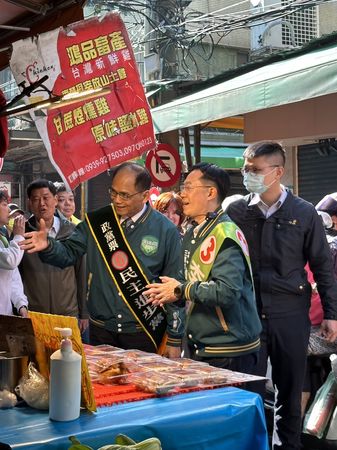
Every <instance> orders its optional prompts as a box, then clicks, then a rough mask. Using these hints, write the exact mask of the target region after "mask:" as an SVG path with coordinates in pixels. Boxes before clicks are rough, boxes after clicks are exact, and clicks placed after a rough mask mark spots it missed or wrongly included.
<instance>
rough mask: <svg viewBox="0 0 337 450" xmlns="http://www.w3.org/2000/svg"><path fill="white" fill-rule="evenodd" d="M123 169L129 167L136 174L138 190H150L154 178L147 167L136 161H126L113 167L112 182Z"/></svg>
mask: <svg viewBox="0 0 337 450" xmlns="http://www.w3.org/2000/svg"><path fill="white" fill-rule="evenodd" d="M123 169H129V170H131V171H133V172H135V174H136V182H135V187H136V189H137V190H139V191H140V192H141V191H148V190H149V189H150V187H151V184H152V179H151V175H150V172H149V171H148V170H147V169H146V168H145V167H142V166H140V165H139V164H136V163H134V162H130V161H127V162H124V163H122V164H119V165H118V166H116V167H114V168H113V169H111V171H110V174H111V182H112V181H113V179H114V178H115V176H116V175H117V174H118V172H120V171H121V170H123Z"/></svg>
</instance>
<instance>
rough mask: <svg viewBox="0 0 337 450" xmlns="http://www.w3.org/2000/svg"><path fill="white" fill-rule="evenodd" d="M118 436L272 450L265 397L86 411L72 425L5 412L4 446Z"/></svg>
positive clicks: (171, 447) (176, 448)
mask: <svg viewBox="0 0 337 450" xmlns="http://www.w3.org/2000/svg"><path fill="white" fill-rule="evenodd" d="M118 433H123V434H126V435H128V436H130V437H131V438H133V439H134V440H135V441H137V442H138V441H141V440H144V439H147V438H149V437H152V436H156V437H158V438H159V439H160V441H161V443H162V447H163V450H197V449H198V450H211V449H212V450H268V436H267V431H266V423H265V416H264V409H263V405H262V400H261V397H260V396H258V395H257V394H253V393H251V392H248V391H244V390H241V389H237V388H221V389H213V390H206V391H198V392H192V393H187V394H182V395H176V396H171V397H162V398H155V399H150V400H143V401H140V402H133V403H126V404H121V405H115V406H111V407H106V408H100V409H99V410H98V412H97V413H94V414H91V413H89V412H87V411H83V412H82V413H81V416H80V418H79V419H77V420H75V421H72V422H52V421H50V420H49V418H48V412H41V411H37V410H34V409H32V408H28V407H16V408H12V409H7V410H0V441H1V442H4V443H7V444H9V445H11V446H12V448H20V449H32V450H37V449H39V450H42V449H57V450H63V449H68V447H69V446H70V441H69V440H68V437H69V436H71V435H75V436H77V437H78V438H79V440H80V441H81V442H82V443H83V444H87V445H90V446H91V447H93V448H94V449H97V448H98V447H100V446H103V445H107V444H112V443H113V442H114V438H115V436H116V435H117V434H118Z"/></svg>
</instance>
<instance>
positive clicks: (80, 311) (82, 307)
mask: <svg viewBox="0 0 337 450" xmlns="http://www.w3.org/2000/svg"><path fill="white" fill-rule="evenodd" d="M27 195H28V201H29V209H30V211H31V212H32V215H31V217H30V218H29V220H28V221H27V223H26V232H28V231H33V230H36V229H37V221H38V220H40V219H41V218H43V219H44V220H45V222H46V226H47V229H48V235H49V236H51V237H54V238H55V239H56V240H58V241H64V240H65V239H66V238H67V237H68V236H69V235H70V234H71V233H72V232H73V230H74V228H75V225H73V224H72V223H70V222H69V221H68V220H66V218H65V217H64V216H62V215H61V214H59V213H58V212H56V205H57V198H56V188H55V186H54V184H53V183H52V182H51V181H48V180H44V179H40V180H35V181H33V182H32V183H31V184H30V185H29V186H28V188H27ZM20 270H21V275H22V281H23V285H24V290H25V294H26V295H27V296H28V298H29V308H30V309H31V310H32V311H38V312H43V313H48V314H60V315H64V316H74V317H78V318H79V324H80V328H81V331H82V332H83V331H85V329H86V328H87V327H88V321H89V319H88V312H87V307H86V279H85V278H86V274H85V261H84V259H83V258H79V259H78V260H77V261H76V262H75V263H74V265H72V266H70V267H67V268H65V269H60V268H58V267H54V266H52V265H50V264H44V263H43V262H42V261H41V260H40V258H39V256H38V255H37V254H28V253H25V254H24V256H23V259H22V262H21V266H20Z"/></svg>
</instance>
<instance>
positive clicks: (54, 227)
mask: <svg viewBox="0 0 337 450" xmlns="http://www.w3.org/2000/svg"><path fill="white" fill-rule="evenodd" d="M60 228H61V221H60V219H59V218H58V217H56V216H54V222H53V225H52V227H51V228H50V229H49V231H48V236H50V237H52V238H56V236H57V233H58V232H59V231H60Z"/></svg>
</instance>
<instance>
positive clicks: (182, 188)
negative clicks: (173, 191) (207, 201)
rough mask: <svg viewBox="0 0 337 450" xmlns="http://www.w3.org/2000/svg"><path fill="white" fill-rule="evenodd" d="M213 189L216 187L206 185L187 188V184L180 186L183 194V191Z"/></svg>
mask: <svg viewBox="0 0 337 450" xmlns="http://www.w3.org/2000/svg"><path fill="white" fill-rule="evenodd" d="M211 187H214V186H210V185H204V184H197V185H196V186H189V185H187V186H186V185H185V184H182V185H181V186H180V191H181V192H182V191H186V192H190V191H192V190H193V189H195V188H211Z"/></svg>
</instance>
